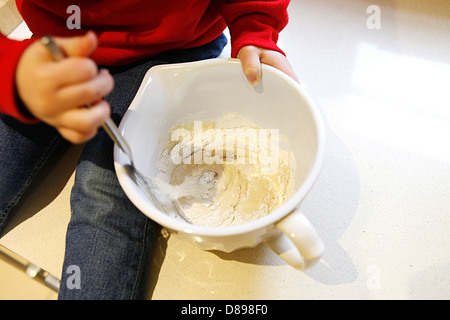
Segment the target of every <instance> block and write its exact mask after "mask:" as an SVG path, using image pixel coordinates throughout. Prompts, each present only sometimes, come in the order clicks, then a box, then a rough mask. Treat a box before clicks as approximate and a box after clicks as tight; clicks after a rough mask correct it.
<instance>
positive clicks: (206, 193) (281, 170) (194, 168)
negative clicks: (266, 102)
mask: <svg viewBox="0 0 450 320" xmlns="http://www.w3.org/2000/svg"><path fill="white" fill-rule="evenodd" d="M169 135H170V137H171V138H169V139H168V140H166V142H165V143H164V144H163V145H162V152H161V157H160V161H159V168H160V172H161V173H162V174H163V175H165V177H166V179H170V182H171V184H173V185H175V186H179V187H180V188H181V189H185V190H184V191H185V192H183V190H180V194H188V196H182V197H179V198H178V199H177V200H175V201H174V204H175V206H176V208H177V210H178V212H179V213H180V214H182V215H183V216H184V217H185V219H187V220H189V221H190V222H191V223H194V224H198V225H204V226H214V227H225V226H235V225H240V224H244V223H247V222H250V221H253V220H256V219H259V218H262V217H264V216H266V215H267V214H269V213H270V212H272V211H274V210H275V209H277V208H278V207H280V206H281V205H282V204H283V203H285V202H286V200H287V199H288V198H289V197H290V196H291V195H292V194H293V192H294V178H293V176H294V170H295V159H294V156H293V154H292V153H291V152H288V151H285V150H283V149H281V148H279V139H280V137H279V136H278V132H277V131H274V130H262V129H261V128H259V127H258V126H256V125H255V124H254V123H253V122H251V121H250V120H248V119H245V118H243V117H241V116H239V115H236V114H226V115H225V116H224V117H221V118H218V119H216V120H214V121H210V122H207V123H199V122H188V123H186V124H182V125H178V126H175V127H173V128H172V129H171V130H170V132H169ZM189 194H190V195H189ZM172 198H174V197H172ZM175 198H177V197H175Z"/></svg>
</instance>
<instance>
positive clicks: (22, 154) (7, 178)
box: [0, 35, 226, 299]
mask: <svg viewBox="0 0 450 320" xmlns="http://www.w3.org/2000/svg"><path fill="white" fill-rule="evenodd" d="M225 45H226V38H225V36H223V35H221V36H220V37H218V38H217V39H216V40H214V41H212V42H211V43H208V44H206V45H204V46H201V47H197V48H192V49H186V50H173V51H169V52H166V53H164V54H160V55H158V56H154V57H151V58H149V59H146V60H144V61H139V62H137V63H133V64H130V65H126V66H120V67H104V68H108V69H109V70H110V72H111V74H112V75H113V77H114V80H115V88H114V90H113V92H112V93H111V94H109V95H108V96H107V97H106V98H105V99H106V100H107V101H108V102H109V103H110V105H111V109H112V115H111V117H112V119H113V120H114V121H115V122H116V123H117V124H118V123H119V122H120V119H121V118H122V116H123V115H124V113H125V111H126V110H127V108H128V106H129V105H130V103H131V101H132V100H133V98H134V95H135V94H136V92H137V90H138V88H139V86H140V83H141V81H142V79H143V77H144V75H145V73H146V72H147V70H148V69H150V68H151V67H152V66H155V65H158V64H167V63H180V62H188V61H196V60H202V59H209V58H215V57H217V56H218V55H220V53H221V52H222V49H223V47H224V46H225ZM150 130H151V128H150ZM67 145H68V143H67V142H66V141H65V140H64V139H63V138H61V136H60V135H59V134H58V133H57V131H56V130H54V129H53V128H51V127H49V126H47V125H46V124H44V123H39V124H34V125H25V124H22V123H20V122H18V121H16V120H15V119H12V118H10V117H8V116H4V115H0V235H1V232H2V231H3V229H4V227H5V225H6V223H7V218H8V213H9V212H10V211H11V209H12V208H14V206H15V205H16V204H17V203H18V201H19V200H20V197H21V196H22V194H23V193H24V191H25V190H26V189H27V187H28V186H29V185H30V183H31V181H32V179H33V178H34V176H35V175H36V173H37V172H38V170H39V169H40V168H41V167H42V166H43V164H44V163H45V162H46V160H48V159H49V158H50V157H52V155H55V154H60V153H61V152H60V151H59V149H60V148H65V147H67ZM70 201H71V219H70V222H69V225H68V229H67V236H66V251H65V257H64V265H63V271H62V276H61V285H60V290H59V296H58V298H59V299H143V298H145V295H146V283H147V276H148V273H149V272H150V271H151V270H150V254H151V244H152V240H153V235H154V230H155V228H154V227H155V224H154V222H153V221H151V220H150V219H148V218H147V217H146V216H145V215H143V214H142V213H141V212H139V211H138V210H137V209H136V207H134V205H133V204H132V203H131V202H130V201H129V199H128V198H127V197H126V195H125V193H124V192H123V190H122V188H121V187H120V185H119V182H118V180H117V177H116V174H115V171H114V166H113V142H112V141H111V140H110V138H109V137H108V135H107V134H106V132H105V131H104V130H103V129H100V130H99V132H98V134H97V135H96V136H95V137H94V138H93V139H92V140H90V141H89V142H88V143H86V145H85V147H84V149H83V151H82V154H81V156H80V159H79V161H78V164H77V168H76V175H75V184H74V186H73V189H72V192H71V199H70ZM78 276H79V278H77V277H78Z"/></svg>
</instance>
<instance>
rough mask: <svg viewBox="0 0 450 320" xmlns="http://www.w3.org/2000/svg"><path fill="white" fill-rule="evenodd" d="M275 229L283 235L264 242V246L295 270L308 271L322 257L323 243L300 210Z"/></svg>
mask: <svg viewBox="0 0 450 320" xmlns="http://www.w3.org/2000/svg"><path fill="white" fill-rule="evenodd" d="M275 227H276V228H277V229H278V230H280V231H281V233H279V234H278V235H277V236H275V237H273V238H269V239H267V240H264V244H265V245H267V246H268V247H269V248H270V249H272V251H274V252H275V253H276V254H278V255H279V256H280V257H281V258H282V259H283V260H284V261H286V262H287V263H288V264H289V265H290V266H292V267H293V268H295V269H298V270H305V269H308V268H309V267H311V266H312V265H314V264H315V263H316V262H317V261H318V260H319V259H320V257H321V256H322V254H323V251H324V248H325V247H324V245H323V242H322V240H321V239H320V237H319V235H318V234H317V232H316V230H315V229H314V227H313V226H312V224H311V223H310V222H309V221H308V219H306V217H305V216H304V215H303V214H302V213H301V211H300V210H299V209H295V210H294V211H293V212H292V213H290V214H289V215H288V216H287V217H285V218H283V219H282V220H280V221H279V222H277V224H276V225H275Z"/></svg>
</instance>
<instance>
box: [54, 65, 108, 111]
mask: <svg viewBox="0 0 450 320" xmlns="http://www.w3.org/2000/svg"><path fill="white" fill-rule="evenodd" d="M113 88H114V79H113V77H112V76H111V75H110V73H109V72H108V71H107V70H101V71H100V72H99V73H98V75H97V76H96V77H94V78H93V79H91V80H89V81H85V82H82V83H77V84H74V85H70V86H66V87H63V88H61V89H60V90H58V92H57V94H56V100H57V101H58V103H60V104H61V105H64V108H65V109H71V108H76V107H79V106H83V105H86V104H89V103H92V102H95V101H98V100H100V99H102V98H103V97H105V96H106V95H107V94H108V93H110V92H111V91H112V89H113Z"/></svg>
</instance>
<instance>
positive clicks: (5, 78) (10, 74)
mask: <svg viewBox="0 0 450 320" xmlns="http://www.w3.org/2000/svg"><path fill="white" fill-rule="evenodd" d="M34 41H35V40H34V39H29V40H24V41H15V40H10V39H7V38H5V37H0V48H1V53H0V66H1V69H2V72H1V73H0V83H1V84H2V86H1V88H0V112H1V113H4V114H7V115H9V116H12V117H14V118H16V119H18V120H19V121H21V122H24V123H30V124H31V123H37V122H39V120H38V119H37V118H35V117H34V116H33V115H31V113H30V112H29V111H28V110H27V108H26V107H25V105H24V104H23V102H22V101H21V99H20V97H19V95H18V93H17V88H16V69H17V65H18V63H19V60H20V57H21V56H22V53H23V52H24V51H25V49H26V48H28V46H29V45H30V44H32V43H33V42H34Z"/></svg>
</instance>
